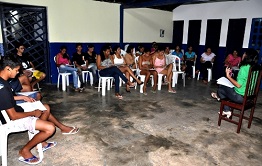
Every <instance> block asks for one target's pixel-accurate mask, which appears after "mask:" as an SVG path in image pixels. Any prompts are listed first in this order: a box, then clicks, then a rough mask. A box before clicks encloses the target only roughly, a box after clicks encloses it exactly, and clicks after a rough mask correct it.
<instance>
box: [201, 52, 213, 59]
mask: <svg viewBox="0 0 262 166" xmlns="http://www.w3.org/2000/svg"><path fill="white" fill-rule="evenodd" d="M215 56H216V55H215V54H214V53H213V52H212V53H211V54H210V55H207V54H206V53H205V52H204V53H203V54H202V55H201V57H202V58H203V60H204V61H211V60H212V59H213V58H214V57H215Z"/></svg>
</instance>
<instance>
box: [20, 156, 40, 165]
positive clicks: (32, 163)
mask: <svg viewBox="0 0 262 166" xmlns="http://www.w3.org/2000/svg"><path fill="white" fill-rule="evenodd" d="M36 159H37V160H38V161H37V162H31V161H32V160H36ZM18 160H19V161H21V162H23V163H26V164H29V165H37V164H39V163H41V162H42V161H41V160H39V158H37V157H35V156H33V157H30V158H27V159H25V158H24V157H22V156H20V157H19V158H18Z"/></svg>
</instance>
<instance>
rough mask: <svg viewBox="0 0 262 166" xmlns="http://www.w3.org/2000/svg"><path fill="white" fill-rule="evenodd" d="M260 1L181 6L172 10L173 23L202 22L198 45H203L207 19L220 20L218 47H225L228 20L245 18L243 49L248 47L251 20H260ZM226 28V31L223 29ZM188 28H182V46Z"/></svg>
mask: <svg viewBox="0 0 262 166" xmlns="http://www.w3.org/2000/svg"><path fill="white" fill-rule="evenodd" d="M261 9H262V0H243V1H228V2H214V3H204V4H192V5H181V6H179V7H177V8H175V9H174V10H173V21H175V20H184V21H185V24H184V25H188V21H189V20H202V25H201V35H200V45H204V44H205V34H206V33H205V32H206V25H207V20H208V19H222V28H221V36H220V46H225V45H226V37H227V27H228V21H229V19H236V18H246V19H247V21H246V29H245V35H244V41H243V48H247V47H248V42H249V36H250V29H251V23H252V18H262V10H261ZM225 28H226V29H225ZM187 30H188V27H184V35H183V36H184V37H183V44H186V42H187Z"/></svg>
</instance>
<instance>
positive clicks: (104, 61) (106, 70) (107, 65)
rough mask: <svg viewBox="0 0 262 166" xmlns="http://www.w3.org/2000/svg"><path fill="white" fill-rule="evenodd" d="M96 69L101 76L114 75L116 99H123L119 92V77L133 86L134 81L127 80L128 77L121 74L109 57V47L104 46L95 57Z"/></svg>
mask: <svg viewBox="0 0 262 166" xmlns="http://www.w3.org/2000/svg"><path fill="white" fill-rule="evenodd" d="M96 65H97V69H98V70H99V75H100V76H102V77H114V79H115V96H116V98H118V99H123V96H122V95H120V94H119V90H120V88H119V77H120V78H121V79H122V80H123V81H124V82H125V83H126V84H127V85H128V86H135V84H134V83H131V82H130V81H128V79H127V78H126V77H125V76H124V75H123V73H122V72H121V70H119V68H118V67H117V66H115V65H114V64H113V62H112V60H111V59H110V48H109V47H106V46H104V47H103V48H102V50H101V53H100V55H97V58H96Z"/></svg>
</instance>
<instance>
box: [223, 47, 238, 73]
mask: <svg viewBox="0 0 262 166" xmlns="http://www.w3.org/2000/svg"><path fill="white" fill-rule="evenodd" d="M240 62H241V57H240V56H238V51H237V50H234V51H233V54H228V56H227V57H226V60H225V69H226V68H227V67H229V68H231V69H232V72H233V74H234V77H235V76H237V73H238V71H239V64H240Z"/></svg>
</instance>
